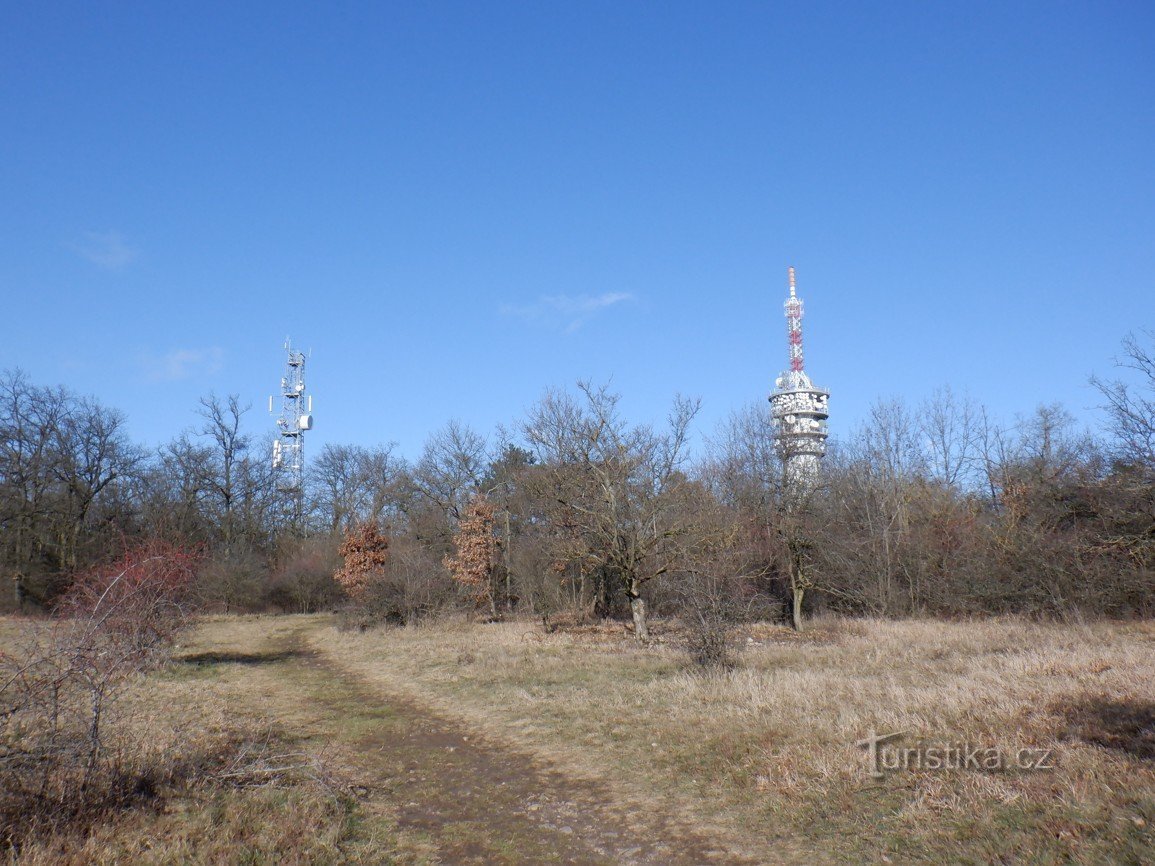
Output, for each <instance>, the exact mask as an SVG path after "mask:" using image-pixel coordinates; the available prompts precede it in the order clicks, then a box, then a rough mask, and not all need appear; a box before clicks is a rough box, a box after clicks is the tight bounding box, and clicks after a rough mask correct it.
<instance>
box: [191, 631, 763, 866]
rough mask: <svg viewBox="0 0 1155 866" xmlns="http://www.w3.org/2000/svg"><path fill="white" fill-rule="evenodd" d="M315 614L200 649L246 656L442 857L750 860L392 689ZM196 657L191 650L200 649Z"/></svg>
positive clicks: (312, 732) (211, 656)
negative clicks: (326, 643) (322, 641)
mask: <svg viewBox="0 0 1155 866" xmlns="http://www.w3.org/2000/svg"><path fill="white" fill-rule="evenodd" d="M308 628H309V627H308V626H307V625H304V626H299V627H297V628H294V629H292V630H289V631H281V632H279V633H274V634H273V635H271V636H270V637H268V638H267V640H266V642H265V645H264V646H263V647H262V648H261V650H260V652H258V653H250V654H248V655H240V654H237V653H232V654H230V653H229V652H228V651H227V649H228V648H226V647H221V648H220V650H221V651H220V652H217V653H202V654H200V655H199V656H198V658H197V660H198V661H200V662H201V663H204V662H206V661H208V662H212V663H217V664H237V665H238V666H239V667H240V668H243V669H244V670H245V676H248V677H251V678H252V680H253V686H254V692H253V693H254V695H255V696H256V695H259V698H260V700H261V702H262V703H263V705H265V706H267V707H268V708H269V709H270V710H273V709H276V710H277V715H278V717H280V718H282V719H290V720H291V721H290V725H291V728H293V729H296V728H298V727H300V728H301V730H300V731H294V732H295V733H306V734H307V737H308V739H309V740H310V741H311V742H313V743H315V744H318V745H322V744H323V746H324V748H325V749H326V750H327V751H328V752H329V753H330V754H331V755H332V756H333V757H335V758H336V759H337V761H338V762H339V763H340V764H341V765H343V766H344V767H346V768H348V769H349V770H350V771H351V772H352V773H353V775H354V776H355V779H356V782H357V784H358V787H359V793H361V795H362V801H363V806H364V808H365V810H366V811H367V812H368V813H369V814H371V815H378V816H381V817H383V818H386V819H387V820H388V822H389V823H391V824H393V825H394V826H395V827H396V828H397V829H398V830H400V831H402V833H403V834H404V835H405V837H406V838H407V839H410V840H412V841H415V844H416V847H417V849H418V850H420V851H422V852H424V854H425V856H423V857H419V858H418V859H424V860H427V861H428V862H434V863H447V864H448V863H462V864H464V863H478V864H481V863H484V864H538V863H541V864H545V863H571V864H655V866H657V864H661V866H683V864H684V866H690V864H706V863H718V864H723V863H745V862H748V861H745V860H742V859H740V858H738V857H737V856H735V855H734V854H732V853H729V852H727V851H725V850H723V849H721V848H719V847H716V846H713V845H711V844H710V843H709V842H708V841H707V840H705V839H702V838H701V837H699V836H696V835H694V834H692V833H689V832H687V831H685V830H684V829H683V828H681V827H679V826H677V824H676V823H675V822H674V821H673V820H671V819H670V818H668V817H666V816H662V815H657V814H654V813H653V812H652V811H645V812H639V811H634V810H630V809H629V808H626V807H624V806H622V805H620V804H615V803H614V802H613V801H612V800H611V798H610V796H609V795H608V793H607V792H606V791H605V790H603V789H601V788H600V787H599V786H597V785H595V784H593V783H591V782H586V781H581V780H575V779H572V778H568V777H566V776H563V775H562V774H561V773H559V772H558V771H556V770H555V769H552V768H549V767H546V766H542V765H541V764H539V763H538V762H536V761H534V760H533V759H532V758H531V757H529V756H528V755H525V754H521V753H517V752H514V751H511V750H509V749H508V748H505V747H502V746H499V745H497V744H494V743H491V742H486V741H485V740H484V739H482V738H480V737H479V736H478V734H477V733H476V732H474V731H471V730H469V729H466V728H464V727H463V726H462V725H461V724H460V723H458V722H455V721H452V720H449V719H446V718H443V717H440V716H438V715H437V714H436V713H434V712H431V711H430V710H428V709H427V708H423V707H419V706H416V705H414V704H413V703H412V702H411V701H409V700H407V699H405V698H402V697H399V696H396V695H388V694H383V693H382V692H381V691H380V690H379V689H377V688H375V687H372V686H370V685H369V684H368V683H366V682H365V681H363V680H361V679H360V678H358V677H357V676H356V674H353V673H351V672H350V671H348V670H344V669H341V668H339V667H338V666H337V665H336V664H335V663H334V662H332V661H331V660H329V659H328V658H326V657H324V656H323V655H321V654H319V653H317V652H316V651H314V650H312V649H311V648H310V647H309V645H308V635H307V632H308ZM190 660H191V659H190Z"/></svg>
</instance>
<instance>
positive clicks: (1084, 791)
mask: <svg viewBox="0 0 1155 866" xmlns="http://www.w3.org/2000/svg"><path fill="white" fill-rule="evenodd" d="M748 638H749V639H752V641H753V642H752V643H751V642H750V641H749V640H748ZM740 640H741V641H742V642H743V643H745V644H746V646H747V650H746V652H745V653H744V654H743V656H742V663H741V664H740V666H739V668H738V669H737V670H735V671H733V672H731V673H728V674H724V675H719V676H713V677H702V676H699V675H696V674H694V673H692V672H688V671H687V670H686V669H685V666H684V663H683V661H682V659H681V658H680V656H679V654H678V653H677V652H676V650H674V649H672V648H671V647H670V646H669V645H666V646H657V647H654V648H639V647H636V646H634V645H633V644H632V642H630V641H629V640H628V639H626V638H625V637H624V636H622V635H620V634H617V633H615V630H614V629H613V628H608V629H603V630H600V631H599V630H597V629H594V630H588V629H587V630H579V631H576V632H566V631H559V632H556V633H554V634H550V635H544V634H542V633H541V630H540V627H537V626H535V625H532V624H527V623H509V624H497V625H469V624H463V623H457V624H448V625H446V624H442V625H439V626H427V627H417V628H408V629H396V630H381V631H374V632H369V633H365V634H349V633H339V632H337V631H336V630H335V629H331V628H330V629H325V630H321V631H317V632H314V636H313V645H314V647H315V648H317V649H319V650H321V651H323V652H324V653H325V654H326V656H327V657H329V658H332V659H334V660H335V661H336V662H337V663H339V664H340V665H342V666H344V667H346V668H347V669H349V670H350V671H354V672H356V673H357V674H358V675H360V676H363V677H365V678H367V679H368V680H369V681H371V682H374V683H377V684H378V685H379V686H380V687H381V688H382V689H383V690H387V691H396V692H400V693H404V694H408V695H410V696H412V697H413V698H415V699H417V700H421V701H425V702H427V703H429V704H430V705H432V706H435V707H436V708H437V709H438V710H439V711H441V712H445V713H451V714H455V715H456V716H457V717H459V718H461V719H463V720H464V721H466V722H467V723H468V724H471V725H475V726H477V727H479V728H480V729H482V730H484V731H486V732H487V733H488V734H490V735H491V736H496V737H500V738H502V739H504V740H506V741H508V742H510V743H512V744H516V745H517V746H519V747H521V748H529V749H531V750H532V751H533V752H534V753H536V754H538V755H540V756H542V757H544V758H548V759H549V760H551V761H553V762H555V763H557V764H558V765H559V766H562V767H564V768H565V769H566V770H567V771H568V772H570V773H573V774H575V775H581V776H585V777H588V778H592V779H597V780H601V781H603V782H606V783H608V784H610V785H613V786H614V787H615V788H616V790H617V791H618V792H619V794H620V795H621V796H622V797H624V798H629V799H631V800H632V801H634V802H636V803H641V804H647V803H648V804H650V805H651V806H652V807H653V808H666V809H670V810H674V811H676V812H678V813H680V814H681V815H683V816H684V818H685V820H687V821H689V822H692V825H693V826H696V827H699V828H701V829H702V830H703V831H704V832H714V833H718V834H721V835H722V836H723V837H724V838H726V839H728V840H730V841H731V842H732V844H733V845H734V846H735V847H737V848H739V849H744V850H747V851H749V852H752V853H753V854H754V855H755V856H759V855H761V856H764V857H766V858H767V859H769V858H770V857H772V856H773V855H774V850H775V846H776V844H778V843H777V842H776V840H778V839H794V840H798V839H805V840H809V844H811V845H812V846H813V850H814V851H825V852H827V853H829V854H833V855H834V857H835V859H839V858H842V859H858V860H861V859H867V860H869V859H875V858H878V859H881V858H883V857H884V856H885V857H890V858H892V859H894V858H897V859H898V860H901V861H905V862H918V861H924V862H942V861H943V859H944V858H945V859H948V860H950V861H952V862H976V863H981V862H991V861H992V860H995V861H999V860H1000V858H1002V860H1001V861H1000V862H1056V861H1063V860H1065V859H1066V860H1073V861H1075V862H1136V863H1140V862H1144V859H1145V858H1146V857H1147V856H1148V855H1149V852H1150V850H1151V845H1152V838H1151V830H1150V824H1151V821H1152V820H1155V766H1153V764H1152V759H1151V756H1150V754H1149V752H1148V751H1147V750H1148V749H1149V747H1150V737H1151V736H1152V734H1151V728H1150V724H1151V708H1152V706H1153V705H1155V625H1153V624H1151V623H1137V624H1117V623H1093V624H1082V625H1075V626H1070V625H1057V624H1039V623H1032V622H1026V621H1020V620H1013V619H1010V620H988V621H977V622H967V623H943V622H936V621H905V622H894V621H864V620H857V621H845V622H844V621H836V620H831V621H826V622H820V623H818V624H817V625H816V627H815V628H814V629H812V631H811V632H810V633H808V634H803V635H800V636H799V635H795V634H793V633H792V632H789V631H787V630H785V629H777V628H774V627H769V626H760V627H757V628H755V629H753V630H751V631H747V632H744V633H742V635H741V637H740ZM896 731H904V732H908V734H907V736H906V738H905V740H904V742H903V745H915V744H917V743H919V742H922V743H923V744H925V745H950V744H972V745H981V746H984V747H987V746H990V747H997V748H999V749H1001V750H1003V751H1004V752H1007V751H1015V750H1018V749H1020V748H1033V749H1049V750H1051V751H1052V753H1053V754H1054V756H1055V760H1056V762H1057V766H1056V768H1055V769H1054V770H1050V771H1046V770H1043V771H1029V772H1028V771H1018V770H1006V771H1002V772H983V771H975V770H955V771H953V772H945V771H939V772H931V771H921V772H920V771H910V772H907V771H896V772H894V773H891V774H888V775H887V776H886V777H885V778H883V779H880V780H876V779H872V778H871V777H869V776H868V775H867V773H866V769H867V768H866V753H865V751H864V750H862V749H859V748H856V747H855V745H854V744H855V743H856V742H857V741H859V740H861V739H863V738H864V737H866V736H868V735H869V734H870V732H877V733H880V734H881V733H890V732H896Z"/></svg>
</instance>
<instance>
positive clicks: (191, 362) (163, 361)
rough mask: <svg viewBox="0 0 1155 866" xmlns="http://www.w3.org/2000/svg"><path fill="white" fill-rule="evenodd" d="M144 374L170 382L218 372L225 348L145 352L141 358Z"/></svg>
mask: <svg viewBox="0 0 1155 866" xmlns="http://www.w3.org/2000/svg"><path fill="white" fill-rule="evenodd" d="M141 365H142V366H143V367H144V372H145V375H146V376H147V377H148V378H149V380H150V381H153V382H172V381H176V380H177V379H189V378H192V377H193V376H209V375H212V374H213V373H219V372H220V371H221V370H223V369H224V366H225V350H224V349H222V348H221V347H220V346H209V347H208V348H207V349H173V350H172V351H170V352H167V353H166V354H164V355H159V356H158V355H152V354H146V355H144V356H142V358H141Z"/></svg>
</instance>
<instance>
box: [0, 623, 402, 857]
mask: <svg viewBox="0 0 1155 866" xmlns="http://www.w3.org/2000/svg"><path fill="white" fill-rule="evenodd" d="M254 624H255V623H254ZM251 625H252V624H251ZM25 626H26V623H25V622H23V621H19V620H14V619H9V620H3V619H0V640H2V641H4V643H0V649H3V648H4V647H14V646H16V645H18V643H19V636H20V633H21V630H22V629H23V628H24V627H25ZM212 628H213V624H212V623H211V622H210V623H208V624H207V625H206V629H207V630H208V631H211V630H212ZM261 630H262V631H263V630H264V628H263V627H261ZM183 649H186V648H178V652H180V651H182V650H183ZM254 658H257V656H256V655H254ZM274 661H275V660H274ZM238 686H239V683H238V682H237V681H236V680H235V678H233V677H230V676H229V675H228V673H227V672H226V673H224V675H222V672H221V671H220V670H219V669H217V668H215V667H214V666H212V665H211V664H210V663H208V662H207V661H206V662H204V663H202V664H188V663H183V662H180V663H176V664H173V665H171V666H169V667H168V668H166V669H163V670H161V671H159V672H156V673H153V674H151V675H149V676H147V677H142V678H140V679H138V680H136V681H135V682H134V683H133V684H132V685H131V686H130V687H129V689H128V691H127V692H126V693H125V694H124V696H123V697H122V698H121V699H120V700H118V701H117V702H116V703H115V705H114V707H112V708H110V709H112V711H113V712H114V715H113V716H112V717H110V718H109V719H108V721H107V724H106V731H107V734H106V736H105V737H104V740H105V748H106V749H107V750H108V752H109V753H110V754H115V755H116V756H117V757H116V759H115V760H114V761H113V764H114V768H115V770H116V772H118V773H123V774H124V775H125V784H129V787H130V788H131V789H132V790H131V791H129V792H128V795H126V796H123V797H117V798H111V797H105V798H103V800H101V801H100V802H97V801H95V800H93V801H90V803H89V804H88V806H89V807H90V808H86V809H85V810H84V811H83V812H74V813H69V814H65V813H63V812H60V811H59V810H57V811H54V812H52V813H49V812H47V811H46V812H45V814H44V815H41V816H38V817H37V819H36V820H35V821H33V820H32V816H31V814H30V813H27V812H26V813H25V815H24V816H23V818H21V819H20V820H19V822H18V823H17V824H16V825H15V827H16V828H17V832H16V833H14V834H13V837H12V839H11V842H12V843H13V845H14V847H12V848H10V849H9V850H7V851H3V850H0V860H3V861H5V862H7V861H8V860H9V859H11V861H12V862H19V863H22V864H24V863H27V864H47V863H52V864H59V863H69V864H70V863H75V864H89V863H214V864H215V863H326V862H329V863H335V862H366V863H376V862H382V856H381V855H382V853H383V852H384V853H387V852H388V848H387V847H385V846H376V847H374V846H368V845H367V844H366V842H365V840H364V839H363V838H362V828H361V825H360V821H361V816H360V814H359V809H358V807H357V804H356V803H355V802H354V798H353V797H352V796H350V794H349V792H348V790H347V788H348V786H347V784H346V782H345V780H344V779H343V778H342V777H341V775H340V772H339V770H337V769H336V768H334V767H331V766H329V764H328V762H327V761H326V759H325V755H324V752H323V751H321V750H318V748H317V747H316V746H315V744H311V743H307V742H305V741H304V739H303V738H302V737H301V736H300V734H299V733H298V732H296V731H293V730H291V729H290V728H289V727H286V726H285V725H283V724H282V723H281V721H280V720H279V719H277V718H276V717H275V716H274V715H272V714H269V713H268V712H266V711H265V710H264V709H263V708H262V707H260V706H259V705H257V704H254V703H253V702H252V701H250V700H247V696H244V695H243V694H241V692H240V690H239V689H238ZM2 747H3V743H0V756H2V753H3V750H2ZM130 783H131V784H130ZM0 799H2V797H0ZM362 855H364V856H362Z"/></svg>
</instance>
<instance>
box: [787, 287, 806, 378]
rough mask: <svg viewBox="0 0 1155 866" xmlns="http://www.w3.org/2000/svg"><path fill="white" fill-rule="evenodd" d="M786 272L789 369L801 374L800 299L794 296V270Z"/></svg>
mask: <svg viewBox="0 0 1155 866" xmlns="http://www.w3.org/2000/svg"><path fill="white" fill-rule="evenodd" d="M788 272H789V274H790V297H789V298H787V299H786V303H785V304H783V307H784V308H785V310H786V323H787V324H786V327H787V334H788V335H789V337H790V369H791V370H792V371H794V372H795V373H801V372H802V368H803V358H802V299H801V298H799V297H798V296H797V295H796V294H795V288H794V268H789V269H788Z"/></svg>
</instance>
